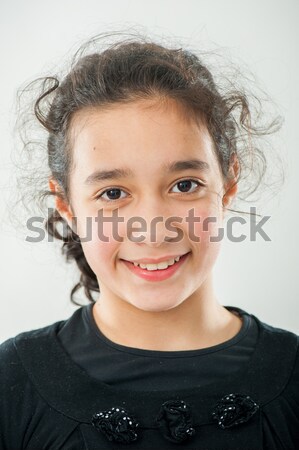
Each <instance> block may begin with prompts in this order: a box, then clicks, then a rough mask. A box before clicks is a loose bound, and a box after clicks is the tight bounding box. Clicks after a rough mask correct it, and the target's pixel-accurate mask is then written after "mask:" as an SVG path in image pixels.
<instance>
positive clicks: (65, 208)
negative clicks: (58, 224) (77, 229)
mask: <svg viewBox="0 0 299 450" xmlns="http://www.w3.org/2000/svg"><path fill="white" fill-rule="evenodd" d="M49 188H50V191H51V192H53V193H55V194H58V195H56V196H55V207H56V209H57V211H58V212H59V214H60V215H61V217H63V218H64V220H65V221H66V222H67V224H68V225H69V227H70V228H71V229H73V218H74V215H73V212H72V210H71V207H70V205H69V204H68V202H67V201H66V200H64V199H63V197H64V195H63V192H62V189H61V187H60V185H59V183H58V182H57V181H56V180H55V179H54V178H49Z"/></svg>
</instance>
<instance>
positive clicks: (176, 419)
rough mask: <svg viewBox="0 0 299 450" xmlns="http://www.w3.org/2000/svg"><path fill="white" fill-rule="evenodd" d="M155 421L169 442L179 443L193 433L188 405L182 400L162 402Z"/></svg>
mask: <svg viewBox="0 0 299 450" xmlns="http://www.w3.org/2000/svg"><path fill="white" fill-rule="evenodd" d="M156 422H157V424H158V427H159V429H160V431H161V433H162V434H163V436H164V437H165V439H167V440H168V441H171V442H175V443H180V442H183V441H185V440H187V439H190V438H191V437H192V436H193V435H194V434H195V429H194V428H193V427H192V416H191V410H190V406H189V405H188V404H187V403H185V402H184V401H183V400H169V401H167V402H165V403H163V405H162V406H161V408H160V411H159V414H158V416H157V417H156Z"/></svg>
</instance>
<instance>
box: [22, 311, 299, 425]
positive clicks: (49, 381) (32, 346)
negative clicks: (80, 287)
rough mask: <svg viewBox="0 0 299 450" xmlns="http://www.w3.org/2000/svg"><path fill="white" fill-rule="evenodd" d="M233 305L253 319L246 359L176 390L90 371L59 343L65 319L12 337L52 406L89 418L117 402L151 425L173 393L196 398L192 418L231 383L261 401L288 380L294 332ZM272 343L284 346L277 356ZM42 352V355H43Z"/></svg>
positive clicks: (84, 419)
mask: <svg viewBox="0 0 299 450" xmlns="http://www.w3.org/2000/svg"><path fill="white" fill-rule="evenodd" d="M232 308H233V309H235V310H237V311H238V312H240V314H242V315H243V314H247V315H249V316H250V317H251V318H252V319H253V320H254V321H255V323H256V325H257V329H258V336H257V341H256V344H255V347H254V351H253V352H252V354H251V357H250V358H249V360H248V361H247V362H246V363H245V364H244V365H242V367H241V368H240V370H238V371H237V372H235V373H234V374H232V376H231V377H225V378H221V379H220V380H219V382H217V383H216V384H212V385H208V386H201V385H200V384H198V385H193V386H192V387H188V388H183V389H177V390H176V391H175V392H174V391H173V389H168V390H159V391H155V390H153V389H151V390H147V391H140V390H138V391H134V390H130V389H119V388H118V387H117V386H115V385H113V386H110V385H108V384H106V383H104V382H102V381H99V380H98V379H95V378H93V377H91V376H90V375H89V374H88V373H87V372H86V371H84V369H82V368H81V367H80V366H78V365H77V364H76V363H75V362H74V361H73V360H72V359H71V357H70V356H69V355H68V353H67V352H66V351H65V349H64V347H63V346H62V344H61V343H60V340H59V338H58V336H57V334H58V333H59V330H60V329H61V327H63V325H64V323H65V321H64V320H62V321H59V322H56V323H54V324H52V325H49V326H47V327H44V328H42V329H39V330H35V331H34V332H25V333H21V334H20V335H18V336H16V337H15V340H14V343H15V347H16V350H17V353H18V355H19V357H20V359H21V361H22V364H23V366H24V369H25V370H26V372H27V374H28V377H29V379H30V380H31V382H32V383H33V385H34V386H35V388H36V389H37V391H38V392H39V394H40V396H41V397H42V398H43V399H44V400H45V401H46V402H47V403H48V404H49V405H50V406H51V407H52V408H54V409H55V410H56V411H58V412H60V413H62V414H64V415H65V416H67V417H69V418H71V419H73V420H76V421H78V422H84V423H90V420H91V417H92V414H94V412H95V411H97V410H99V408H100V409H101V410H104V409H106V408H110V407H111V406H115V405H118V406H120V407H124V408H128V409H129V411H132V412H133V413H136V414H137V416H140V417H144V420H143V423H144V426H149V427H151V426H153V423H152V419H151V417H152V415H153V414H156V411H157V408H158V407H159V405H160V404H161V401H163V399H164V401H165V400H167V399H174V398H176V399H178V398H183V399H188V401H191V402H192V404H194V405H195V404H196V409H195V410H194V414H195V419H196V420H197V419H198V420H202V418H200V416H201V415H202V414H205V411H207V405H208V404H210V403H211V402H214V401H216V400H217V399H219V398H221V397H222V396H223V395H225V394H227V393H228V392H229V391H230V392H231V391H232V389H233V391H234V392H243V393H246V395H252V397H253V398H254V399H256V400H258V399H259V400H260V405H262V404H265V403H267V402H269V401H270V400H271V399H272V398H274V397H275V395H277V393H278V392H280V390H281V389H282V388H283V386H284V384H285V383H286V382H287V379H288V376H289V367H291V365H292V364H293V361H294V358H295V355H296V351H297V345H298V344H297V336H295V335H293V334H292V333H289V332H285V333H282V332H281V330H279V332H277V330H276V329H273V328H272V327H270V326H269V325H267V324H264V323H263V322H261V321H260V320H259V319H258V318H257V317H256V316H254V315H253V314H248V313H246V312H245V311H243V310H241V309H240V308H236V307H232ZM75 313H76V311H75ZM272 331H275V332H274V333H273V332H272ZM291 337H292V339H291ZM272 348H275V349H276V348H278V349H284V351H283V352H282V354H281V356H280V358H279V360H278V361H277V360H276V356H275V353H274V355H273V352H272V351H271V349H272ZM43 355H44V356H45V355H46V356H45V361H43ZM274 363H275V364H276V365H277V364H278V367H277V370H276V372H275V373H274V374H273V370H270V368H271V367H273V364H274ZM49 374H51V375H50V377H49ZM62 375H63V376H62ZM273 376H274V378H273ZM277 377H278V379H277ZM275 380H276V381H275ZM265 386H267V389H265Z"/></svg>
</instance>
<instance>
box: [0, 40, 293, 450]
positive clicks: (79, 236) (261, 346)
mask: <svg viewBox="0 0 299 450" xmlns="http://www.w3.org/2000/svg"><path fill="white" fill-rule="evenodd" d="M35 114H36V117H37V119H38V120H39V122H40V123H41V124H42V125H43V127H44V128H45V129H46V130H47V132H48V141H47V143H48V163H49V194H51V195H52V196H54V198H55V207H56V208H55V211H54V212H53V214H52V215H51V216H50V217H49V219H48V221H47V230H48V232H49V233H50V235H52V236H55V237H56V238H58V239H61V240H62V241H63V246H62V250H63V253H64V254H65V255H66V258H67V259H68V260H71V259H74V260H75V261H76V263H77V265H78V267H79V269H80V271H81V276H80V282H79V283H78V284H77V285H76V286H75V287H74V288H73V290H72V293H71V298H72V300H73V301H74V302H75V300H74V294H75V292H76V291H77V290H78V289H79V288H80V287H83V288H84V292H85V294H86V296H87V298H88V299H89V300H90V304H89V305H87V306H83V307H81V308H79V309H77V310H76V311H75V312H74V313H73V315H72V316H71V317H70V318H69V319H68V320H63V321H60V322H57V323H54V324H52V325H49V326H47V327H45V328H41V329H38V330H33V331H30V332H25V333H22V334H19V335H18V336H16V337H15V338H12V339H9V340H7V341H6V342H4V343H3V344H2V345H1V347H0V352H1V353H0V354H1V371H0V373H1V375H0V376H1V383H0V386H1V387H0V390H1V393H0V398H1V414H0V447H1V449H7V450H17V449H30V450H35V449H36V450H40V449H53V450H54V449H55V450H58V449H63V450H66V449H78V450H79V449H80V450H81V449H93V450H94V449H116V448H117V449H118V450H119V449H121V448H135V449H142V450H143V449H163V450H164V449H165V450H166V449H175V448H178V447H180V446H181V448H184V449H185V448H186V449H187V448H190V449H198V448H202V449H209V450H216V449H219V450H224V449H229V450H232V449H251V450H253V449H254V450H258V449H271V450H274V449H288V450H291V449H295V448H298V447H299V389H298V387H299V359H298V351H297V349H298V336H296V335H295V334H293V333H291V332H289V331H285V330H281V329H278V328H274V327H271V326H269V325H267V324H265V323H263V322H261V321H260V320H259V319H258V318H257V317H255V316H254V315H252V314H250V313H248V312H246V311H244V310H241V309H240V308H237V307H232V306H222V305H221V304H220V302H219V299H218V298H217V297H216V295H215V292H214V289H213V279H212V269H213V266H214V264H215V261H216V259H217V256H218V253H219V250H220V245H221V240H222V239H221V238H220V237H221V233H220V231H221V229H222V225H223V221H224V218H225V216H226V213H227V211H228V210H229V209H230V208H229V207H230V206H231V204H232V202H233V201H234V199H235V198H236V195H237V190H238V186H239V184H240V181H242V178H243V176H244V177H245V173H246V163H245V162H246V158H247V160H249V161H255V159H254V157H255V156H257V153H255V150H254V146H253V145H251V138H252V136H253V135H254V134H257V129H256V128H254V126H253V125H252V124H251V121H250V119H251V115H250V110H249V106H248V102H247V99H246V96H245V95H243V94H242V93H240V92H238V91H234V92H222V93H221V89H220V87H219V86H216V84H215V82H214V80H213V77H212V75H211V73H210V71H209V70H208V69H207V67H206V66H205V65H204V64H203V62H202V61H201V60H200V59H199V58H198V57H197V56H196V55H195V54H193V53H190V52H188V51H187V50H184V49H182V48H179V49H171V48H167V47H164V46H162V45H158V44H156V43H153V42H151V41H150V40H147V39H144V40H142V41H141V40H138V39H135V40H134V39H133V40H128V41H120V42H118V43H116V44H114V45H110V46H109V47H108V48H107V49H105V50H103V51H101V52H96V53H93V54H89V55H87V56H81V57H80V58H79V59H78V61H77V63H76V64H75V65H74V66H73V67H72V69H71V70H70V72H69V73H68V74H67V76H65V77H64V79H63V80H62V81H58V79H56V78H47V79H46V80H45V82H44V85H43V92H42V93H41V95H40V96H39V98H38V99H37V100H36V102H35ZM244 133H245V136H247V140H246V139H245V138H244ZM243 174H244V175H243ZM61 224H64V225H65V227H64V230H63V232H61V231H60V232H59V229H58V228H59V225H61ZM97 293H98V294H97Z"/></svg>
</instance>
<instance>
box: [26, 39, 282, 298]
mask: <svg viewBox="0 0 299 450" xmlns="http://www.w3.org/2000/svg"><path fill="white" fill-rule="evenodd" d="M102 37H103V35H98V36H97V37H95V38H93V39H92V42H93V43H95V42H96V41H97V40H98V41H99V40H100V39H101V38H102ZM85 45H86V44H85ZM80 52H81V53H82V48H81V49H80V50H79V51H78V52H77V53H76V54H75V57H74V59H73V62H72V65H71V68H70V70H69V71H68V73H67V74H66V75H65V76H64V77H63V78H62V79H61V80H59V78H58V77H57V76H51V77H50V76H49V77H44V78H42V79H39V82H40V81H42V86H41V91H40V92H39V95H38V98H37V99H36V100H35V104H34V113H35V117H36V118H37V120H38V121H39V122H40V124H41V125H42V126H43V128H44V129H45V130H46V132H47V136H48V137H47V155H48V167H49V170H50V174H49V175H51V177H53V178H54V179H55V180H56V181H57V182H58V183H59V186H60V187H61V193H59V192H56V193H53V192H51V191H49V190H47V191H45V190H44V191H43V192H41V196H42V197H43V198H46V197H48V196H51V195H56V196H61V198H62V199H64V200H67V201H69V194H70V193H69V177H70V173H71V170H72V151H71V150H72V149H71V143H70V128H71V120H72V118H73V117H74V114H76V113H77V112H78V111H80V110H82V109H83V108H87V107H97V108H103V107H105V106H107V105H111V104H113V103H129V102H134V101H135V100H138V99H147V98H152V97H159V98H160V99H161V100H163V99H174V100H176V101H177V102H178V103H179V104H181V105H183V106H184V107H185V110H187V111H189V113H190V115H191V114H193V115H195V116H200V117H201V118H202V119H203V120H204V121H205V123H206V126H207V128H208V131H209V133H210V135H211V137H212V139H213V142H214V146H215V153H216V157H217V160H218V163H219V166H220V168H221V172H222V176H223V179H224V180H226V179H227V178H228V177H229V169H230V162H231V156H232V155H233V154H235V155H237V158H238V162H239V167H240V172H239V177H238V182H239V181H240V180H241V179H244V180H245V179H246V178H248V175H249V174H253V173H254V174H255V175H257V176H256V183H255V184H254V185H253V187H252V189H251V190H248V189H247V191H246V195H247V196H248V195H250V194H251V193H253V192H255V190H256V189H257V187H258V185H259V184H260V182H261V180H262V178H263V176H264V173H265V169H266V166H267V164H266V158H265V155H264V153H263V151H262V150H260V149H259V148H258V146H256V145H254V140H253V138H254V137H256V136H262V135H266V134H270V133H273V132H274V131H276V130H277V129H279V127H280V123H279V118H276V119H275V120H274V121H272V122H271V123H270V125H268V126H264V127H257V125H256V124H255V126H254V125H253V124H252V110H251V109H250V104H249V100H248V97H247V95H246V93H245V90H242V89H237V88H232V89H229V90H228V89H226V90H224V89H223V88H222V86H221V85H220V84H217V85H216V83H215V81H214V78H213V76H212V74H211V71H210V70H209V69H208V68H207V65H206V64H204V63H203V61H202V60H201V58H199V56H197V55H196V54H195V53H194V52H191V51H188V50H187V49H183V48H170V46H164V45H161V44H159V43H155V42H153V40H152V39H149V38H145V37H141V38H140V36H139V37H134V38H129V39H123V38H122V39H120V40H119V41H118V42H116V43H113V44H110V45H109V46H108V47H107V48H105V49H104V50H102V51H96V52H92V53H90V54H87V55H83V56H82V54H80ZM257 168H258V169H257ZM238 195H239V196H240V195H241V194H238ZM246 195H245V198H246ZM243 198H244V197H243ZM231 211H235V210H231ZM239 212H240V211H239ZM245 214H246V213H245ZM63 222H64V224H63V225H64V226H66V229H67V232H66V233H64V234H62V233H61V232H60V231H59V224H60V225H61V224H62V223H63ZM46 230H47V231H48V233H49V235H51V236H52V237H55V238H56V239H58V240H61V241H62V242H63V244H62V253H63V255H65V257H66V260H67V261H72V260H74V261H75V262H76V264H77V266H78V268H79V270H80V272H81V275H80V280H79V282H78V283H77V284H76V285H75V286H74V287H73V289H72V291H71V294H70V297H71V301H72V302H73V303H74V304H76V305H78V303H77V302H76V301H75V298H74V294H75V293H76V292H77V291H78V290H79V289H80V288H81V287H83V289H84V292H85V295H86V297H87V298H88V300H89V301H90V302H94V301H95V299H94V298H93V295H92V294H93V293H95V292H100V289H99V285H98V281H97V277H96V275H95V274H94V272H93V271H92V270H91V268H90V266H89V264H88V262H87V260H86V258H85V255H84V253H83V250H82V246H81V243H80V239H79V237H78V236H77V235H76V234H75V233H74V231H73V230H72V229H71V228H70V227H69V226H68V225H66V223H65V221H64V219H63V218H62V217H61V215H60V214H59V212H58V211H57V210H56V209H54V210H53V211H52V213H51V215H50V216H49V217H48V219H47V221H46Z"/></svg>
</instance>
